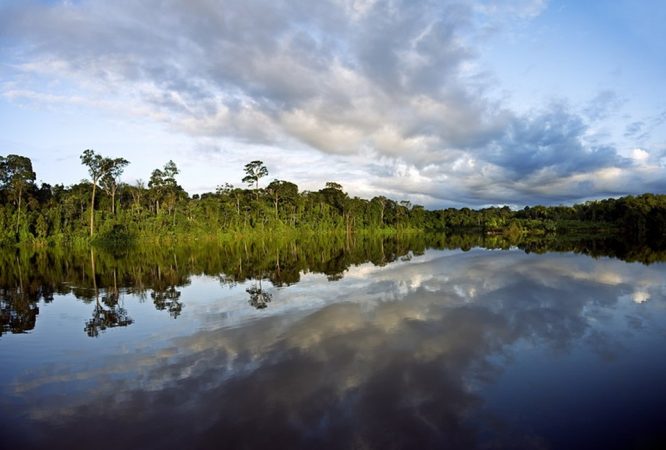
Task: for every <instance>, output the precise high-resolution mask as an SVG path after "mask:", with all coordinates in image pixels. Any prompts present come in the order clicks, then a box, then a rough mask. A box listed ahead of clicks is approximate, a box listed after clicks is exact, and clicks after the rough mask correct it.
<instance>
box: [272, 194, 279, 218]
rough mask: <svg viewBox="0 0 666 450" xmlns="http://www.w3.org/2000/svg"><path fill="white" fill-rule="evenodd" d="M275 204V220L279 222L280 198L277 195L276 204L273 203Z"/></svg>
mask: <svg viewBox="0 0 666 450" xmlns="http://www.w3.org/2000/svg"><path fill="white" fill-rule="evenodd" d="M273 203H275V220H279V219H278V196H277V194H276V195H275V202H273Z"/></svg>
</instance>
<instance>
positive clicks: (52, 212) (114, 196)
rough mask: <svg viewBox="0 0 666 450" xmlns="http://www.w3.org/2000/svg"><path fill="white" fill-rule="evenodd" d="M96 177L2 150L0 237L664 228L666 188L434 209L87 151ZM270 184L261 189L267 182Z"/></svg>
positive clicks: (633, 232)
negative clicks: (212, 177) (199, 190)
mask: <svg viewBox="0 0 666 450" xmlns="http://www.w3.org/2000/svg"><path fill="white" fill-rule="evenodd" d="M81 163H82V164H83V165H85V166H86V167H87V168H88V173H89V176H90V177H89V179H88V180H84V181H81V182H79V183H76V184H73V185H71V186H64V185H62V184H56V185H54V186H52V185H49V184H46V183H42V184H41V185H39V186H38V185H37V184H36V183H35V180H36V174H35V172H34V170H33V168H32V162H31V160H30V158H28V157H25V156H20V155H7V156H0V244H3V245H12V244H15V243H19V242H23V243H48V242H71V241H74V240H80V241H88V240H89V239H91V238H93V239H105V240H111V241H113V240H117V241H118V242H122V241H124V240H126V239H128V238H130V237H134V238H137V239H158V238H163V237H165V236H179V235H184V234H186V235H189V236H209V237H210V236H217V235H223V234H236V233H245V232H272V231H285V230H298V231H312V232H323V231H339V232H344V233H347V234H350V233H354V232H356V231H360V230H385V231H402V230H425V231H445V232H451V231H460V230H475V231H479V232H482V233H483V234H500V233H513V234H516V233H524V232H526V231H529V232H531V233H552V232H562V231H564V230H572V229H573V230H575V229H577V228H587V229H590V228H596V229H603V230H615V231H618V232H621V233H625V234H627V235H630V236H632V237H635V238H636V239H644V238H648V239H651V238H660V237H663V236H664V234H665V233H666V195H654V194H643V195H640V196H626V197H622V198H618V199H607V200H601V201H590V202H585V203H583V204H577V205H573V206H541V205H538V206H532V207H525V208H524V209H522V210H518V211H514V210H511V209H510V208H509V207H507V206H504V207H491V208H484V209H479V210H474V209H470V208H461V209H456V208H448V209H440V210H426V209H425V208H424V207H423V206H421V205H412V204H411V203H410V202H408V201H396V200H393V199H389V198H387V197H384V196H377V197H374V198H372V199H370V200H368V199H362V198H359V197H352V196H350V195H349V194H347V193H346V192H345V191H344V189H343V187H342V186H341V185H340V184H338V183H336V182H333V181H330V182H327V183H326V184H325V185H324V187H323V188H321V189H320V190H318V191H300V190H299V188H298V186H297V185H296V184H295V183H292V182H290V181H286V180H277V179H275V180H272V181H270V182H268V183H262V181H263V180H264V179H265V178H267V177H268V175H269V171H268V169H267V167H266V166H265V165H264V163H263V162H262V161H251V162H249V163H248V164H246V165H245V167H244V177H243V178H242V180H243V182H244V183H246V184H247V187H237V186H233V185H231V184H229V183H225V184H223V185H220V186H218V188H217V189H216V191H215V192H209V193H205V194H202V195H193V196H190V195H188V193H187V192H185V190H184V189H183V188H182V187H181V186H180V185H179V184H178V181H177V179H176V177H177V175H178V174H179V169H178V167H177V166H176V164H175V163H174V162H173V161H168V162H167V163H166V164H165V165H164V166H163V167H162V168H157V169H155V170H153V172H152V173H151V175H150V178H149V181H148V183H147V184H145V183H144V182H142V181H138V182H136V183H134V184H128V183H125V182H122V181H121V179H120V178H121V176H122V173H123V171H124V169H125V167H126V166H127V165H128V164H129V161H127V160H126V159H124V158H109V157H104V156H102V155H99V154H97V153H95V152H94V151H93V150H85V151H84V152H83V153H82V155H81ZM262 184H263V187H262Z"/></svg>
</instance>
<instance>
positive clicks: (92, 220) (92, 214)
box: [90, 180, 97, 237]
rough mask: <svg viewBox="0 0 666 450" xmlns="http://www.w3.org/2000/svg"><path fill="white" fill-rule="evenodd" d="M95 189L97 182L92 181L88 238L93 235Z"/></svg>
mask: <svg viewBox="0 0 666 450" xmlns="http://www.w3.org/2000/svg"><path fill="white" fill-rule="evenodd" d="M96 188H97V180H93V190H92V198H91V200H90V237H92V236H93V234H94V233H95V190H96Z"/></svg>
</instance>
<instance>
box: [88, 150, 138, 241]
mask: <svg viewBox="0 0 666 450" xmlns="http://www.w3.org/2000/svg"><path fill="white" fill-rule="evenodd" d="M81 164H83V165H85V166H88V173H89V174H90V181H92V194H91V198H90V236H91V237H92V236H93V234H94V233H95V193H96V191H97V184H98V183H99V182H100V180H102V179H103V178H104V177H107V176H109V174H111V173H116V172H117V173H118V176H119V175H120V173H122V171H123V169H124V168H125V166H126V165H127V164H129V162H128V161H127V160H126V159H124V158H115V159H112V158H106V157H104V156H102V155H98V154H97V153H95V151H94V150H91V149H86V150H84V151H83V153H82V154H81ZM118 170H119V172H118Z"/></svg>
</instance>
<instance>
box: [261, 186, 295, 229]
mask: <svg viewBox="0 0 666 450" xmlns="http://www.w3.org/2000/svg"><path fill="white" fill-rule="evenodd" d="M266 191H267V192H268V193H269V194H270V195H271V198H272V200H273V206H274V207H275V220H278V219H279V214H278V213H279V211H278V206H279V204H280V203H281V202H284V201H289V200H294V199H295V198H296V197H297V196H298V186H296V185H295V184H294V183H291V182H289V181H284V180H273V181H271V183H270V184H269V185H268V186H267V187H266Z"/></svg>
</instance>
